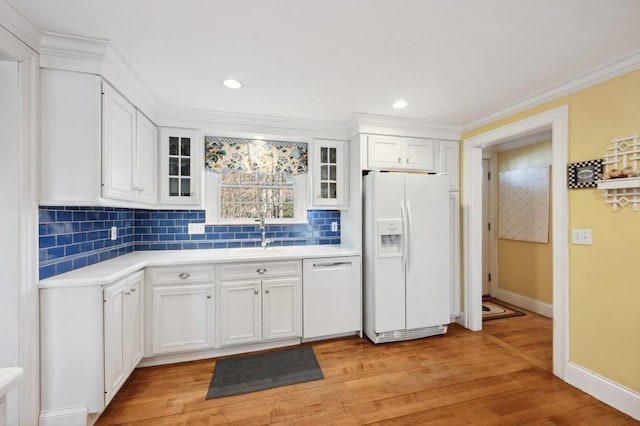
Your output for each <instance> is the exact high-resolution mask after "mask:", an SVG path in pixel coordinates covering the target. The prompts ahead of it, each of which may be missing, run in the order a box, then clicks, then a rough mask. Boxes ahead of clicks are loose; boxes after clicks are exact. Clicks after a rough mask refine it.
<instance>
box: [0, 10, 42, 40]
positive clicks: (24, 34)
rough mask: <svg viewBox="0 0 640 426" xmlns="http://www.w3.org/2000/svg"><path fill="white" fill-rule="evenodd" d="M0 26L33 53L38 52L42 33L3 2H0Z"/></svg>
mask: <svg viewBox="0 0 640 426" xmlns="http://www.w3.org/2000/svg"><path fill="white" fill-rule="evenodd" d="M0 26H2V27H4V28H5V29H6V30H7V31H9V32H10V33H11V34H13V35H14V36H15V37H17V38H18V39H19V40H20V41H22V42H23V43H24V44H26V45H27V46H29V47H30V48H31V49H32V50H33V51H35V52H38V51H39V49H40V39H41V38H42V31H40V29H39V28H38V27H36V26H35V25H33V23H32V22H31V21H30V20H29V19H27V18H26V17H25V16H24V15H23V14H22V13H20V12H19V11H18V9H16V8H15V7H14V6H13V5H12V4H10V3H8V2H6V1H5V0H0Z"/></svg>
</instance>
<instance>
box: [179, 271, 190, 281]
mask: <svg viewBox="0 0 640 426" xmlns="http://www.w3.org/2000/svg"><path fill="white" fill-rule="evenodd" d="M190 276H191V274H190V273H188V272H182V273H180V274H179V275H178V277H180V279H181V280H186V279H187V278H189V277H190Z"/></svg>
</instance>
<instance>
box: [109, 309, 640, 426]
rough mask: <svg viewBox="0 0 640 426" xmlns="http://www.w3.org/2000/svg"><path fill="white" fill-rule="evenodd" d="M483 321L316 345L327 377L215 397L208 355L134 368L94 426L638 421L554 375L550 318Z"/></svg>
mask: <svg viewBox="0 0 640 426" xmlns="http://www.w3.org/2000/svg"><path fill="white" fill-rule="evenodd" d="M483 327H484V330H483V331H482V332H477V333H473V332H470V331H467V330H465V329H463V328H461V327H459V326H456V325H452V326H451V327H450V329H449V333H448V334H447V335H445V336H439V337H430V338H426V339H420V340H414V341H410V342H400V343H388V344H383V345H373V344H372V343H370V342H369V341H368V340H367V339H359V338H355V337H354V338H346V339H338V340H331V341H324V342H318V343H314V344H313V348H314V350H315V353H316V355H317V357H318V361H319V362H320V365H321V367H322V370H323V372H324V375H325V380H320V381H314V382H307V383H302V384H299V385H292V386H287V387H281V388H275V389H270V390H265V391H261V392H254V393H250V394H245V395H238V396H231V397H226V398H220V399H212V400H205V399H204V398H205V394H206V393H207V388H208V385H209V381H210V380H211V375H212V372H213V367H214V365H215V360H213V359H210V360H203V361H194V362H188V363H181V364H173V365H167V366H160V367H148V368H140V369H137V370H136V371H135V372H134V373H133V375H132V377H131V378H130V379H129V381H128V382H127V383H126V384H125V386H124V387H123V389H122V390H121V391H120V393H119V394H118V395H117V396H116V398H115V400H114V401H112V403H111V404H110V406H109V407H108V408H107V410H106V411H105V412H104V413H103V415H102V416H101V417H100V419H99V420H98V423H97V424H98V425H120V424H123V425H124V424H126V425H154V426H156V425H214V424H235V425H265V424H282V425H306V424H312V425H317V424H340V425H362V424H382V423H384V424H397V425H425V424H433V425H460V424H474V425H482V424H501V425H521V424H536V425H557V424H561V425H565V424H566V425H575V424H584V425H630V424H639V423H638V422H635V421H634V420H633V419H632V418H630V417H628V416H626V415H624V414H622V413H620V412H618V411H616V410H614V409H613V408H611V407H609V406H607V405H605V404H603V403H601V402H598V401H597V400H596V399H594V398H592V397H591V396H589V395H587V394H585V393H583V392H581V391H579V390H577V389H576V388H574V387H572V386H570V385H568V384H566V383H564V382H562V381H561V380H559V379H558V378H556V377H554V376H553V375H552V374H551V356H552V351H551V330H552V321H551V320H549V319H546V318H543V317H540V316H537V315H535V314H527V315H526V316H523V317H515V318H507V319H499V320H494V321H488V322H485V323H484V324H483Z"/></svg>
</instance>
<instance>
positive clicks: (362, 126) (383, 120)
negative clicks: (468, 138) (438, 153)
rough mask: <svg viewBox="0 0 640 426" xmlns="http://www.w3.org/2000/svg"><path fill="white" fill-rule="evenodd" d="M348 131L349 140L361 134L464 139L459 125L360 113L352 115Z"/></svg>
mask: <svg viewBox="0 0 640 426" xmlns="http://www.w3.org/2000/svg"><path fill="white" fill-rule="evenodd" d="M348 131H349V139H351V138H353V137H354V136H355V135H357V134H359V133H367V134H374V135H389V136H407V137H415V138H424V137H429V138H433V139H445V140H453V141H459V140H460V139H461V137H462V127H461V126H458V125H446V124H445V125H443V124H430V123H425V122H424V121H420V120H411V119H408V118H399V117H388V116H384V115H374V114H364V113H360V112H356V113H354V114H353V115H351V118H350V119H349V125H348Z"/></svg>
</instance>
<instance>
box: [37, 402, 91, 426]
mask: <svg viewBox="0 0 640 426" xmlns="http://www.w3.org/2000/svg"><path fill="white" fill-rule="evenodd" d="M88 416H89V411H88V409H87V406H86V405H83V406H80V407H71V408H63V409H61V410H49V411H43V412H42V413H41V414H40V421H39V423H38V424H39V426H87V423H88V422H87V418H88Z"/></svg>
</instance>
